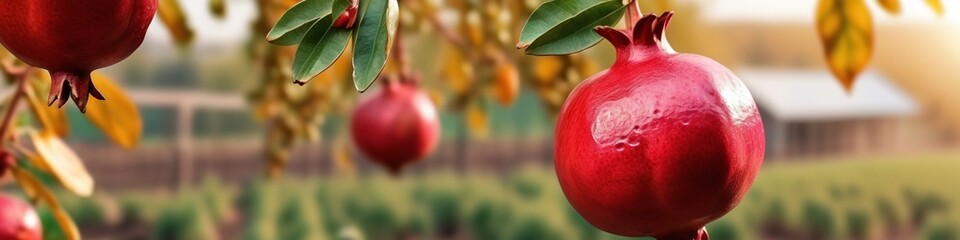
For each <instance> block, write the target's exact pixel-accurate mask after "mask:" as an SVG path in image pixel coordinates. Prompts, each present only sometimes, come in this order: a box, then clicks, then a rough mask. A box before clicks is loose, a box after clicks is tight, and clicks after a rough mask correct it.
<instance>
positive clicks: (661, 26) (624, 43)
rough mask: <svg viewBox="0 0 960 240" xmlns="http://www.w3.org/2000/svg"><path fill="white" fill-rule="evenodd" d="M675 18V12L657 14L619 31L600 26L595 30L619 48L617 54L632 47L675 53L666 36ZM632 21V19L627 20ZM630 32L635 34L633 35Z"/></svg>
mask: <svg viewBox="0 0 960 240" xmlns="http://www.w3.org/2000/svg"><path fill="white" fill-rule="evenodd" d="M672 17H673V11H667V12H664V13H663V14H662V15H661V16H659V17H658V16H657V15H656V14H652V13H651V14H647V15H645V16H643V17H642V18H640V19H639V20H637V21H636V22H628V23H627V28H626V29H617V28H613V27H609V26H599V27H596V28H594V31H596V32H597V34H600V36H602V37H603V38H606V39H607V41H610V43H611V44H613V46H614V47H616V48H617V53H618V55H620V53H621V51H623V50H628V49H631V48H632V46H640V47H642V48H644V49H646V48H648V47H656V48H658V49H660V50H663V51H666V52H670V53H673V52H674V51H673V48H672V47H671V46H670V43H669V42H667V36H666V34H665V32H666V30H667V25H669V24H670V19H671V18H672ZM627 21H630V18H627ZM630 32H633V33H632V34H631V33H630Z"/></svg>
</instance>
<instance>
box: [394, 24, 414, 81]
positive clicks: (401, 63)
mask: <svg viewBox="0 0 960 240" xmlns="http://www.w3.org/2000/svg"><path fill="white" fill-rule="evenodd" d="M400 28H401V27H400V26H397V36H394V39H393V49H392V50H393V53H392V54H393V56H391V57H393V60H394V62H396V63H397V69H396V71H397V72H398V73H397V74H399V75H400V80H401V81H406V78H407V77H409V76H410V74H411V72H410V71H411V68H410V58H409V56H407V51H406V46H404V45H403V36H401V35H400V33H401V32H402V31H400Z"/></svg>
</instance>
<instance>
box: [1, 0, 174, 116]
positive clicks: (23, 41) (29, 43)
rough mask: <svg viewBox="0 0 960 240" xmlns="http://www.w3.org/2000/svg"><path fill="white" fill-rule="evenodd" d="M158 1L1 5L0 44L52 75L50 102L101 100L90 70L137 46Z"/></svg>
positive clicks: (11, 0)
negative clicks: (91, 98)
mask: <svg viewBox="0 0 960 240" xmlns="http://www.w3.org/2000/svg"><path fill="white" fill-rule="evenodd" d="M156 11H157V0H85V1H35V0H4V1H0V43H2V44H3V46H4V47H6V48H7V50H9V51H10V52H11V53H13V55H15V56H17V58H19V59H20V60H22V61H24V62H26V63H27V64H30V65H33V66H35V67H40V68H44V69H47V70H49V71H50V78H51V79H52V85H51V87H50V95H49V97H48V98H47V100H48V104H49V105H52V104H53V103H54V102H56V101H57V100H59V106H63V104H64V103H66V101H67V98H68V97H69V98H72V99H73V102H74V103H76V104H77V107H79V108H80V111H85V110H86V104H87V99H88V96H93V97H94V98H96V99H100V100H103V99H104V96H103V95H102V94H100V92H99V91H97V88H96V87H95V86H93V83H92V82H91V81H90V72H92V71H93V70H96V69H99V68H103V67H106V66H110V65H113V64H115V63H117V62H120V61H121V60H123V59H125V58H127V57H128V56H130V54H131V53H133V51H134V50H136V49H137V48H138V47H140V44H141V43H142V42H143V37H144V35H145V34H146V32H147V27H148V26H149V25H150V22H151V21H152V20H153V15H154V14H155V13H156Z"/></svg>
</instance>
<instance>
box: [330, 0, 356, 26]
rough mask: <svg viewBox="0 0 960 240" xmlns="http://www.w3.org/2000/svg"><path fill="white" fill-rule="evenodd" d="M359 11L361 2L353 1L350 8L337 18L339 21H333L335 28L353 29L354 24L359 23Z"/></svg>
mask: <svg viewBox="0 0 960 240" xmlns="http://www.w3.org/2000/svg"><path fill="white" fill-rule="evenodd" d="M359 9H360V1H358V0H353V2H351V3H350V6H348V7H347V9H346V10H345V11H344V12H343V13H342V14H340V16H337V20H336V21H333V27H335V28H343V29H350V28H353V24H354V23H356V22H357V10H359Z"/></svg>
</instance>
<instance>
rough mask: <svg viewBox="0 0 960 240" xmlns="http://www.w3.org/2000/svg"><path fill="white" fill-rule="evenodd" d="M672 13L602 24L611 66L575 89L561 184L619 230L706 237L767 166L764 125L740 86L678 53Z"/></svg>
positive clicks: (604, 224)
mask: <svg viewBox="0 0 960 240" xmlns="http://www.w3.org/2000/svg"><path fill="white" fill-rule="evenodd" d="M671 16H673V13H672V12H666V13H664V14H663V16H661V17H659V18H658V17H657V16H655V15H652V14H651V15H647V16H644V17H643V18H641V19H640V20H639V21H638V22H637V23H636V27H634V28H633V29H632V30H633V31H632V32H631V31H625V30H618V29H613V28H610V27H598V28H597V29H596V32H597V33H599V34H600V35H602V36H603V37H604V38H606V39H607V40H608V41H610V42H611V43H612V44H613V45H614V47H615V48H616V50H617V61H616V62H615V63H614V64H613V66H612V67H611V68H610V69H608V70H605V71H602V72H600V73H598V74H597V75H595V76H592V77H590V78H589V79H587V80H585V81H584V82H583V83H581V84H580V85H579V86H577V87H576V88H575V89H574V90H573V92H572V93H571V94H570V97H569V98H568V99H567V101H566V102H565V103H564V106H563V108H562V110H561V112H560V115H559V119H558V122H557V127H556V132H555V133H556V136H555V137H556V142H555V147H556V149H555V151H556V152H555V153H556V162H555V164H556V170H557V177H558V178H559V181H560V186H561V187H562V189H563V192H564V194H565V195H566V197H567V199H568V200H569V201H570V203H571V204H572V205H573V207H574V208H575V209H576V210H577V212H579V213H580V215H582V216H583V217H584V218H585V219H586V220H587V221H588V222H590V223H591V224H593V225H594V226H596V227H597V228H600V229H602V230H604V231H607V232H610V233H614V234H618V235H623V236H634V237H639V236H650V237H655V238H657V239H686V240H689V239H707V234H706V231H705V230H704V228H703V227H704V226H705V225H706V224H707V223H709V222H711V221H713V220H715V219H717V218H720V217H721V216H723V215H724V214H726V213H727V212H728V211H730V210H732V209H733V208H734V207H735V206H736V205H737V204H738V203H739V202H740V199H741V198H743V196H744V194H746V192H747V190H748V188H749V187H750V185H751V184H752V183H753V180H754V177H756V175H757V171H758V170H759V169H760V165H761V164H762V162H763V153H764V144H765V143H764V133H763V123H762V122H761V119H760V114H759V113H758V111H757V106H756V103H755V102H754V101H753V98H752V97H751V95H750V92H748V91H747V88H746V86H744V84H743V83H742V82H741V81H740V80H739V78H737V76H735V75H734V74H733V73H732V72H731V71H730V70H728V69H727V68H725V67H724V66H723V65H720V64H719V63H717V62H715V61H713V60H711V59H709V58H706V57H703V56H699V55H693V54H678V53H676V52H674V51H673V49H672V48H671V47H670V46H669V44H668V43H667V39H666V37H665V36H664V30H665V29H666V27H667V23H668V22H669V21H670V18H671Z"/></svg>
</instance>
